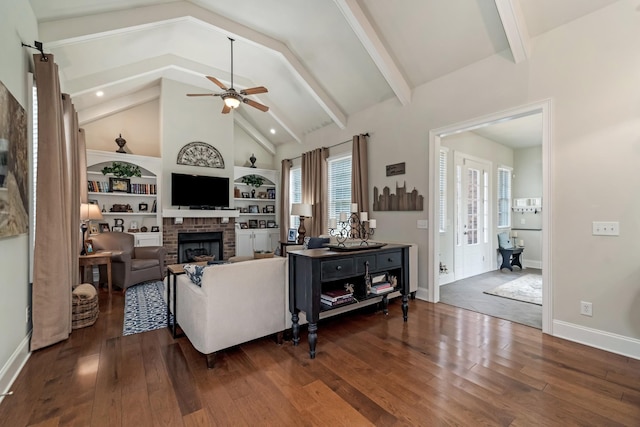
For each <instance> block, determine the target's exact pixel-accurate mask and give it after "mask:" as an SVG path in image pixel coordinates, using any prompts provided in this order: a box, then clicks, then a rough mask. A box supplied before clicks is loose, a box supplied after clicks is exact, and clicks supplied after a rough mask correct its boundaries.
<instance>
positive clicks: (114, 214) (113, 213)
mask: <svg viewBox="0 0 640 427" xmlns="http://www.w3.org/2000/svg"><path fill="white" fill-rule="evenodd" d="M102 216H156V213H155V212H102Z"/></svg>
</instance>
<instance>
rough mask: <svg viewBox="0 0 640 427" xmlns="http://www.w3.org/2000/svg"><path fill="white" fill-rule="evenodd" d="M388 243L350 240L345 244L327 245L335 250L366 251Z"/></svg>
mask: <svg viewBox="0 0 640 427" xmlns="http://www.w3.org/2000/svg"><path fill="white" fill-rule="evenodd" d="M386 245H387V244H386V243H378V242H369V243H357V242H349V243H343V244H341V245H340V244H328V245H325V247H327V248H329V249H331V250H334V251H365V250H367V249H378V248H381V247H383V246H386Z"/></svg>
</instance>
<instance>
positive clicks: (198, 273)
mask: <svg viewBox="0 0 640 427" xmlns="http://www.w3.org/2000/svg"><path fill="white" fill-rule="evenodd" d="M206 267H208V266H206V265H195V264H185V265H184V267H183V268H184V272H185V274H186V275H187V277H189V280H191V281H192V282H193V284H194V285H198V286H202V273H204V269H205V268H206Z"/></svg>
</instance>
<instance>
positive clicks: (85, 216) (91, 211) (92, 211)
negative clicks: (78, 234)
mask: <svg viewBox="0 0 640 427" xmlns="http://www.w3.org/2000/svg"><path fill="white" fill-rule="evenodd" d="M80 219H81V220H83V221H86V220H92V219H103V218H102V212H100V207H99V206H98V205H94V204H91V203H81V204H80Z"/></svg>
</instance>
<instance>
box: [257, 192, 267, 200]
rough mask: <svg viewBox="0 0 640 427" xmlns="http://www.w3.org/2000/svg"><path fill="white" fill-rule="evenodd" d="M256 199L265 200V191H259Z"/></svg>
mask: <svg viewBox="0 0 640 427" xmlns="http://www.w3.org/2000/svg"><path fill="white" fill-rule="evenodd" d="M257 196H258V199H266V198H267V192H266V191H260V192H258V194H257Z"/></svg>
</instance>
